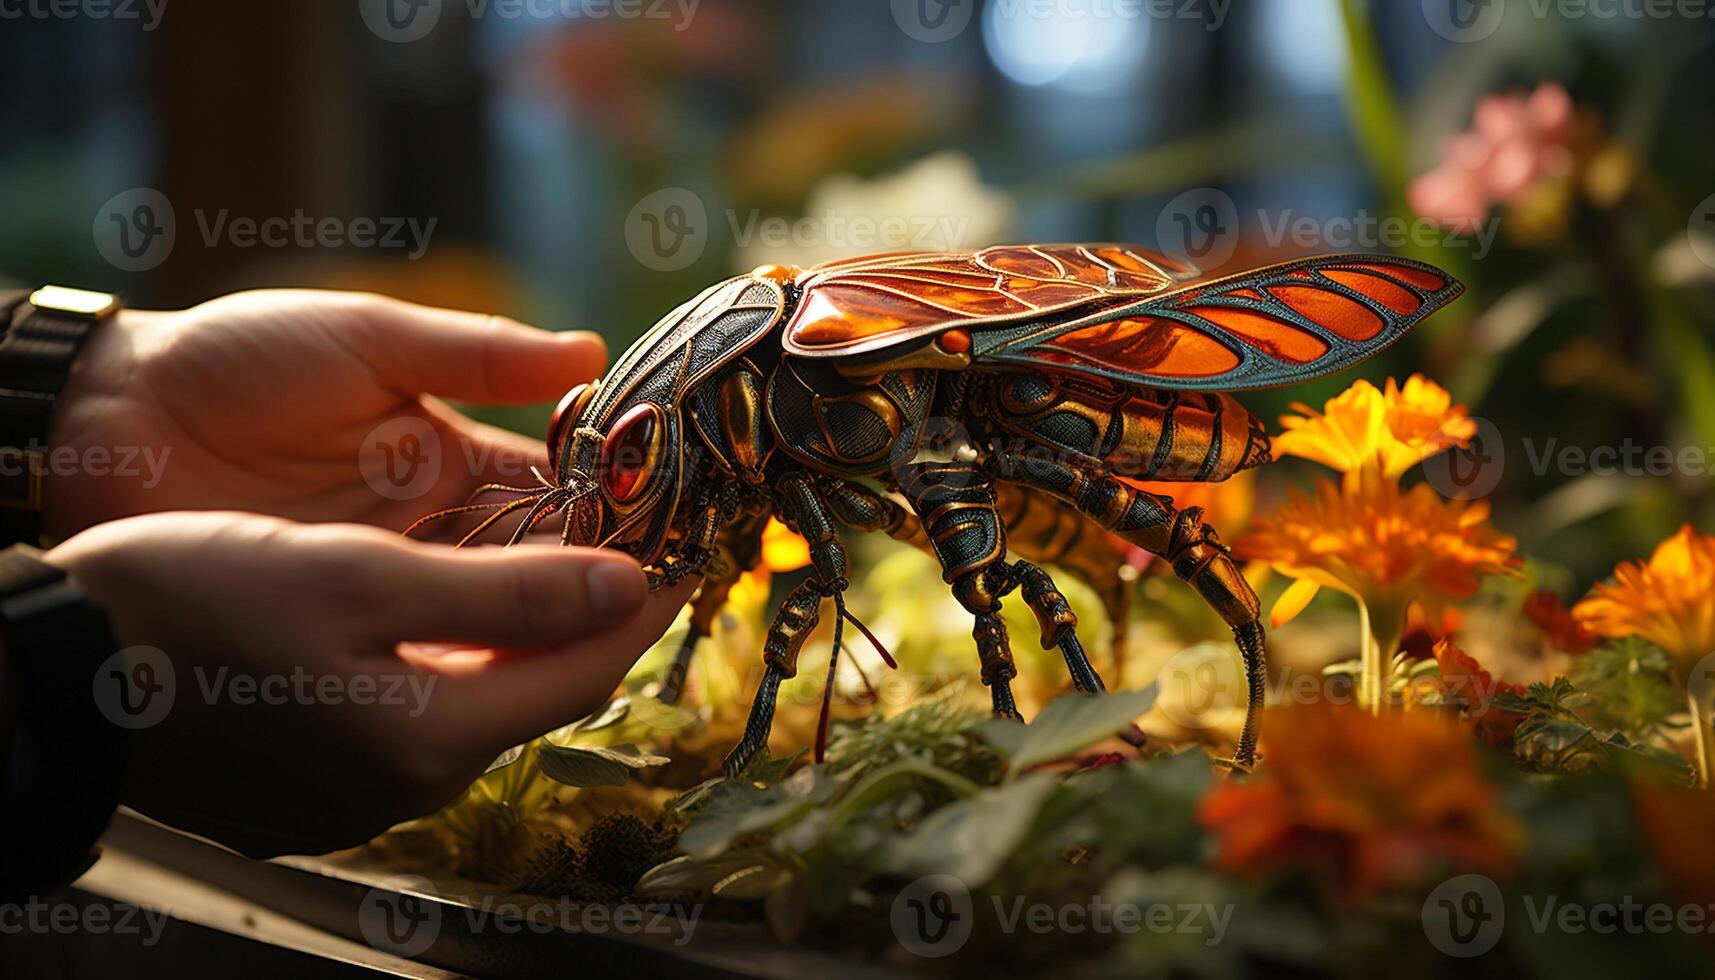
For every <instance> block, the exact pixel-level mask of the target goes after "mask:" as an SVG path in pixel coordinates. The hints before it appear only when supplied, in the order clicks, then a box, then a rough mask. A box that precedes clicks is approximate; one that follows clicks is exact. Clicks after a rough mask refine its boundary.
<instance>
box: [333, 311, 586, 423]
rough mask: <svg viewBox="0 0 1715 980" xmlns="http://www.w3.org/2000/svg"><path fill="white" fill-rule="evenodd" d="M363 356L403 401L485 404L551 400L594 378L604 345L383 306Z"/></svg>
mask: <svg viewBox="0 0 1715 980" xmlns="http://www.w3.org/2000/svg"><path fill="white" fill-rule="evenodd" d="M369 326H370V327H371V334H370V336H372V337H373V338H374V341H375V342H374V344H373V345H372V346H373V348H374V349H372V350H369V351H366V352H365V353H366V354H367V356H368V357H369V358H370V359H371V361H372V363H373V364H374V365H375V367H376V369H377V370H379V371H380V372H381V374H382V377H383V378H384V379H385V380H386V381H387V383H389V384H391V385H392V386H393V387H394V388H396V389H398V390H399V391H400V393H402V394H406V395H420V394H431V395H441V396H443V397H446V398H455V399H458V400H460V401H469V402H479V403H482V404H489V405H528V404H532V403H535V402H546V401H553V400H554V399H556V398H559V397H560V396H561V395H563V394H565V393H566V389H568V388H570V387H572V386H573V385H575V384H577V383H579V382H581V381H587V380H588V379H590V378H593V377H595V376H597V375H598V374H600V373H601V371H602V367H603V365H604V364H605V363H606V361H607V346H606V345H605V344H604V343H603V342H602V339H601V337H599V336H597V335H596V334H593V333H588V332H585V331H568V332H564V333H555V332H553V331H549V330H542V329H540V328H537V327H531V326H526V325H525V324H522V323H519V322H518V321H516V320H510V319H507V318H506V317H501V316H490V315H488V314H484V313H463V312H459V311H456V310H442V309H435V308H433V307H428V306H417V305H415V304H412V303H405V302H401V301H399V300H385V301H383V302H382V303H381V304H379V305H378V306H377V307H375V308H374V312H373V313H372V320H371V322H370V324H369Z"/></svg>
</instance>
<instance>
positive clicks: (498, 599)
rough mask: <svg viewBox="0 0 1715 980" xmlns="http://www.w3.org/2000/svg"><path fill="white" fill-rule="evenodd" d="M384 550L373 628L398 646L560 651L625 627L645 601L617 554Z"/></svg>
mask: <svg viewBox="0 0 1715 980" xmlns="http://www.w3.org/2000/svg"><path fill="white" fill-rule="evenodd" d="M383 547H384V548H385V549H386V551H385V552H383V553H382V554H381V555H378V556H376V558H377V559H379V560H377V561H375V562H373V564H372V568H373V571H374V574H375V575H376V577H377V578H379V579H381V580H383V581H384V582H386V595H385V596H384V597H383V598H382V599H381V601H379V602H376V603H374V606H375V607H376V611H375V613H374V615H373V616H371V617H369V618H370V622H371V623H373V624H374V626H375V627H376V628H377V629H379V630H380V631H381V633H382V635H383V636H384V637H385V638H386V639H387V640H389V641H394V642H397V641H421V642H430V643H451V644H464V645H470V646H480V647H491V648H495V649H517V650H532V649H542V648H550V647H559V646H564V645H565V644H567V643H570V642H572V641H575V640H578V639H581V638H583V637H587V636H594V635H599V634H601V633H605V632H607V631H609V630H612V629H615V628H617V627H619V626H621V625H623V624H625V623H626V622H628V621H629V620H630V619H631V618H632V617H633V616H634V615H635V614H636V613H637V610H638V609H639V608H640V607H641V606H642V605H643V603H644V600H645V598H647V596H648V587H647V585H646V583H645V582H644V579H643V570H642V569H641V568H639V567H638V565H637V562H635V561H633V560H632V559H631V558H629V557H628V556H626V555H622V554H619V553H618V552H614V551H603V550H597V549H593V548H562V547H559V546H557V545H520V546H518V547H514V548H476V549H469V550H465V549H452V548H446V547H441V546H436V545H431V544H424V543H420V542H414V541H404V540H396V541H394V542H388V543H387V544H385V545H383Z"/></svg>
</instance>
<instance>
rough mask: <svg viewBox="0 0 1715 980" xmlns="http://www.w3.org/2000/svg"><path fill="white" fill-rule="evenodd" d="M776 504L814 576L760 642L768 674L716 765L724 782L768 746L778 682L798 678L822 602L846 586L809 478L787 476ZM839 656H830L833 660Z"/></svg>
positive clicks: (841, 553) (828, 520) (842, 559)
mask: <svg viewBox="0 0 1715 980" xmlns="http://www.w3.org/2000/svg"><path fill="white" fill-rule="evenodd" d="M776 498H777V504H778V506H779V508H780V513H781V516H782V517H783V518H784V519H785V521H786V523H787V525H788V526H789V527H791V528H792V529H793V530H795V531H797V532H798V533H799V534H800V535H802V536H803V538H804V540H805V541H806V542H808V543H809V545H810V563H811V565H812V566H813V567H814V568H815V570H816V576H815V577H814V578H812V579H810V580H809V581H806V582H804V583H803V584H801V585H799V586H798V587H797V588H796V589H793V590H792V592H791V593H790V594H789V595H787V597H786V601H785V602H783V603H781V604H780V611H779V612H777V613H775V614H774V622H773V623H772V624H770V625H769V627H768V636H767V638H766V639H764V640H763V644H762V659H763V661H764V662H765V663H766V664H767V665H768V669H767V670H766V671H765V672H764V673H763V675H762V687H761V689H760V690H759V691H757V694H756V700H755V701H753V702H752V703H751V706H750V719H749V721H748V722H747V723H746V724H745V728H744V738H743V739H742V740H741V741H740V742H739V743H738V746H737V747H736V748H734V749H733V750H732V753H731V754H729V755H728V756H727V757H726V761H725V762H723V763H722V764H721V769H722V771H723V772H725V773H726V774H727V775H728V776H734V775H737V774H738V773H739V772H741V771H743V769H744V767H745V764H746V763H748V762H749V761H750V760H751V758H752V757H754V756H755V755H756V753H758V752H760V751H762V749H763V748H765V747H766V746H767V745H768V733H769V730H770V728H771V727H772V726H773V724H774V702H775V698H776V695H777V694H778V693H779V690H780V682H781V681H782V680H785V679H786V678H788V677H796V676H797V674H798V653H799V651H800V650H802V649H803V647H804V641H805V640H807V639H809V637H810V633H811V632H812V631H813V630H815V628H816V624H817V623H818V622H820V621H821V605H822V600H823V599H826V598H828V597H830V596H833V595H836V594H838V593H840V592H844V591H845V588H846V585H847V583H848V582H849V581H850V572H849V565H848V562H847V559H846V552H845V548H844V547H842V546H841V545H840V541H839V537H838V536H837V535H836V534H835V532H834V521H833V517H832V516H831V515H830V514H829V513H828V508H827V505H826V504H824V503H823V501H822V499H821V497H820V496H819V495H818V494H817V492H816V489H815V485H814V483H813V481H812V480H811V478H810V477H809V475H808V474H805V473H801V472H793V473H787V474H786V475H784V476H782V477H781V478H780V483H779V485H778V487H777V489H776ZM838 654H839V651H837V650H836V651H834V655H835V656H838Z"/></svg>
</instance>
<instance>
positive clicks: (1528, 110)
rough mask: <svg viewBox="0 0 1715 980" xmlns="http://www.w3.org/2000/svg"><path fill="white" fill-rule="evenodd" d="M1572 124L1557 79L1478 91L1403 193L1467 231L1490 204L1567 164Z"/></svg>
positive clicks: (1435, 217) (1424, 211)
mask: <svg viewBox="0 0 1715 980" xmlns="http://www.w3.org/2000/svg"><path fill="white" fill-rule="evenodd" d="M1572 124H1573V108H1572V98H1571V96H1569V95H1568V94H1567V93H1566V89H1565V88H1564V87H1562V86H1561V85H1560V84H1559V83H1557V82H1544V83H1543V84H1541V85H1539V86H1537V89H1536V91H1534V92H1532V93H1530V94H1529V95H1517V94H1514V95H1487V96H1484V97H1483V98H1481V99H1479V100H1478V101H1477V107H1476V110H1475V111H1474V112H1473V114H1472V126H1471V129H1470V130H1469V131H1468V132H1464V133H1460V134H1458V135H1456V136H1453V137H1452V138H1450V139H1448V140H1447V142H1446V144H1445V146H1443V148H1442V152H1441V162H1440V164H1438V165H1437V166H1436V167H1435V169H1433V170H1430V171H1429V172H1428V173H1425V174H1423V175H1422V176H1419V177H1418V178H1416V179H1415V180H1413V181H1412V182H1411V184H1410V185H1409V186H1408V187H1407V188H1406V191H1405V196H1406V201H1407V202H1408V203H1409V204H1410V205H1411V207H1412V210H1414V211H1416V212H1417V213H1418V214H1420V215H1423V216H1424V217H1426V218H1428V219H1430V220H1431V221H1435V222H1437V223H1438V224H1441V225H1444V226H1446V227H1449V228H1453V229H1456V230H1459V231H1466V232H1470V231H1475V230H1476V229H1477V227H1478V226H1479V225H1481V224H1482V221H1483V218H1484V217H1485V216H1486V215H1487V214H1488V213H1489V208H1490V207H1492V206H1494V205H1495V204H1497V203H1499V204H1504V203H1508V202H1511V201H1514V200H1516V199H1518V198H1519V197H1520V196H1522V195H1524V194H1525V193H1527V192H1528V191H1529V190H1530V189H1531V188H1533V187H1535V186H1536V185H1537V183H1538V182H1539V181H1541V180H1544V179H1548V178H1553V177H1559V176H1562V175H1564V174H1565V173H1566V172H1567V171H1568V170H1570V169H1571V167H1572V153H1571V150H1570V149H1569V146H1568V144H1569V142H1570V140H1571V138H1572V130H1573V125H1572Z"/></svg>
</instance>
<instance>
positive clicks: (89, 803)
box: [0, 545, 130, 901]
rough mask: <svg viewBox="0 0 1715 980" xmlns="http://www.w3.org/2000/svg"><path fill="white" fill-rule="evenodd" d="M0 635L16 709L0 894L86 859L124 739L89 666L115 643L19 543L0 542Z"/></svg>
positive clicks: (56, 575) (79, 867) (102, 618)
mask: <svg viewBox="0 0 1715 980" xmlns="http://www.w3.org/2000/svg"><path fill="white" fill-rule="evenodd" d="M0 638H3V642H4V645H5V650H4V653H3V654H0V655H3V656H5V657H6V659H7V664H8V668H9V669H8V673H9V675H10V684H11V687H12V690H11V692H10V694H11V695H12V700H13V704H14V719H15V724H14V726H13V731H12V732H11V739H10V743H9V746H8V751H7V754H6V771H5V783H4V785H3V786H0V834H3V835H4V839H5V840H6V841H8V842H9V843H8V844H7V846H6V847H5V848H4V849H0V850H3V853H4V858H3V859H0V860H3V862H4V863H3V864H0V901H14V900H20V899H22V898H27V897H32V896H36V895H44V894H47V893H48V892H51V891H53V890H55V889H57V888H58V887H59V886H61V885H64V884H66V883H68V882H70V881H71V880H72V879H73V878H75V877H76V876H77V875H78V874H80V873H82V871H83V870H84V869H85V868H87V867H88V866H89V865H90V863H91V862H92V861H93V860H94V850H93V848H94V845H95V842H96V841H97V840H98V839H99V838H100V837H101V834H102V831H103V830H105V829H106V827H107V823H108V820H109V819H110V818H111V817H112V815H113V811H114V809H115V808H116V807H117V806H118V804H119V795H120V789H121V787H122V784H123V780H124V774H125V768H126V765H125V764H126V759H127V755H128V753H127V749H128V747H129V744H130V743H129V740H128V738H127V737H126V729H124V728H122V727H121V726H119V725H117V724H115V723H114V722H113V721H112V720H110V719H109V718H108V717H107V716H106V714H105V713H104V712H103V711H102V708H101V706H100V705H101V702H100V701H98V699H97V697H96V696H95V691H96V682H97V678H96V672H97V670H98V669H99V668H100V667H101V666H102V665H103V664H105V663H106V662H107V661H108V660H109V658H111V657H113V655H114V651H115V649H116V647H117V646H118V644H117V643H116V642H115V640H114V639H113V631H112V628H111V627H110V626H109V625H108V621H107V617H106V615H105V614H104V613H102V612H101V610H100V609H98V608H97V607H96V606H94V605H93V604H91V603H90V602H89V601H88V600H87V599H86V598H84V596H83V593H82V592H81V591H79V590H78V588H77V587H76V586H75V585H74V584H73V583H72V582H71V581H69V580H68V579H67V578H66V574H65V572H63V571H61V570H60V569H58V568H55V567H54V566H52V565H49V564H47V563H46V562H43V561H42V560H41V552H39V551H37V550H36V549H34V548H31V547H28V546H26V545H17V546H15V547H12V548H8V549H6V550H4V551H0ZM0 744H5V743H4V736H3V735H0Z"/></svg>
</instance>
